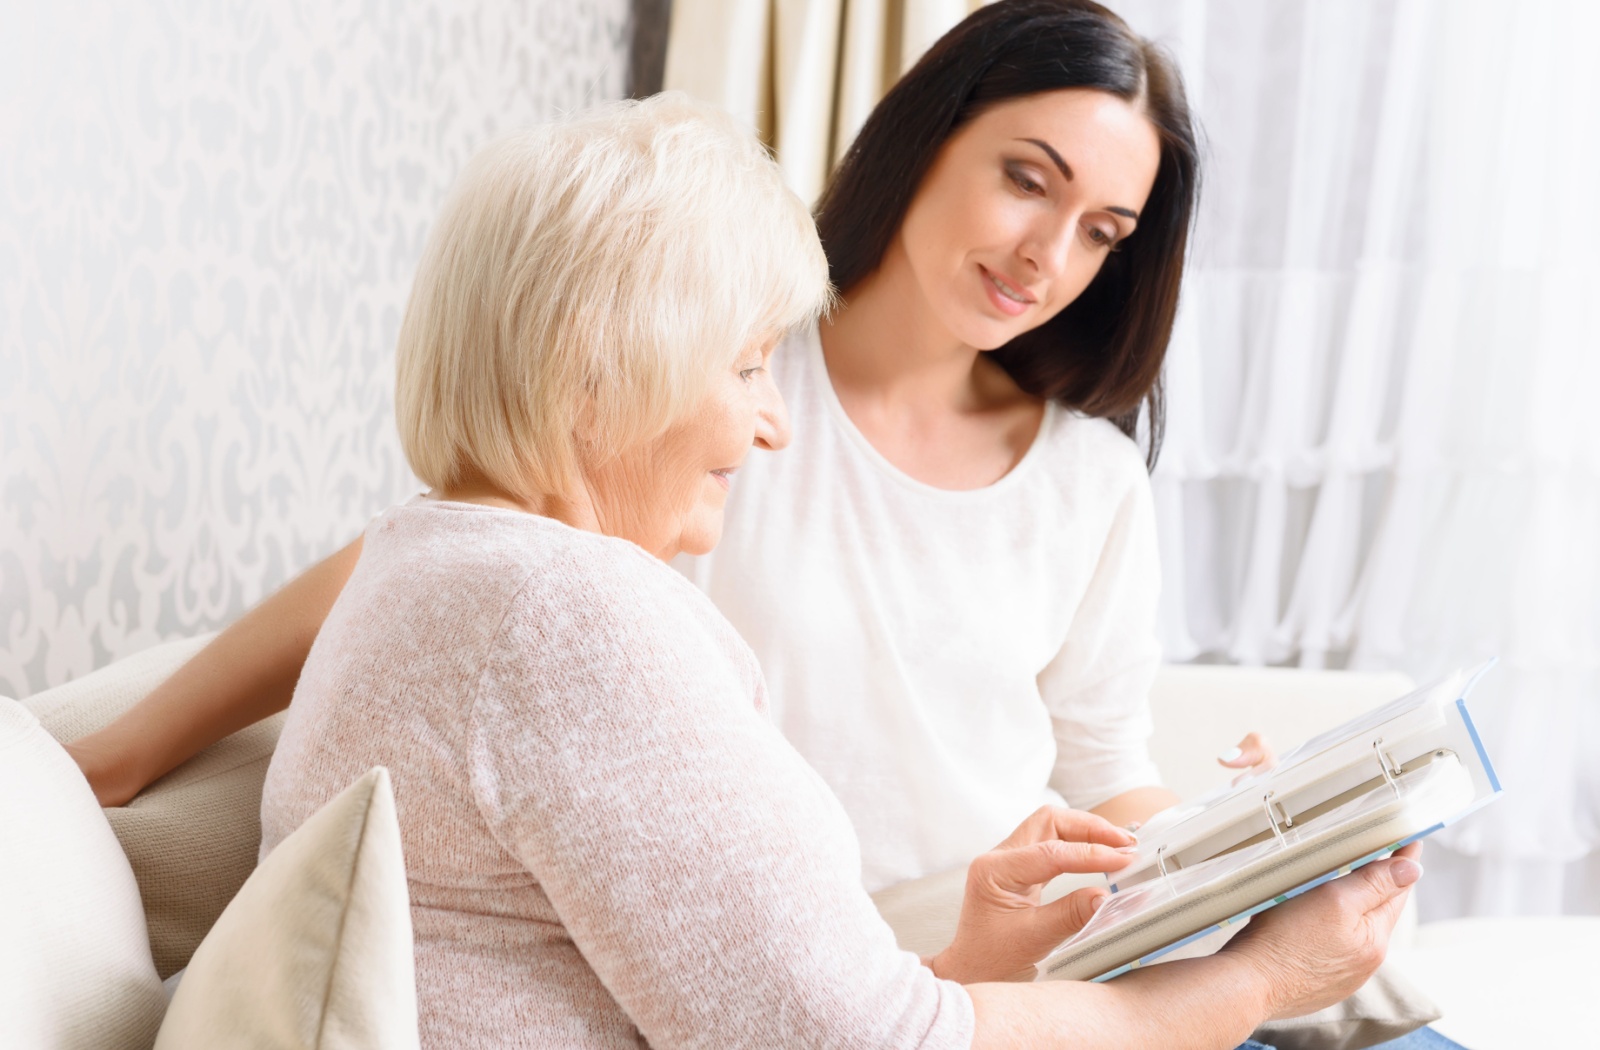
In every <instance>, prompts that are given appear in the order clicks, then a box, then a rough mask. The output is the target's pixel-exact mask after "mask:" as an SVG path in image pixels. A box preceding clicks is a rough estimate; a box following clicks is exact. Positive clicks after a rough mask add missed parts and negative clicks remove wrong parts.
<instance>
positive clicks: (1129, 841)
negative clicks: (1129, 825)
mask: <svg viewBox="0 0 1600 1050" xmlns="http://www.w3.org/2000/svg"><path fill="white" fill-rule="evenodd" d="M1051 839H1061V840H1063V841H1066V842H1095V843H1099V844H1100V845H1102V846H1131V845H1133V844H1134V843H1136V842H1138V841H1139V839H1138V837H1137V836H1135V835H1134V834H1133V833H1132V832H1131V831H1129V830H1128V829H1126V828H1119V827H1117V826H1116V825H1115V824H1113V823H1111V822H1110V821H1109V820H1106V819H1105V818H1104V817H1100V816H1096V815H1095V814H1093V813H1085V812H1084V811H1083V810H1080V809H1068V808H1067V807H1066V806H1040V807H1039V808H1038V809H1036V810H1034V811H1033V813H1032V814H1030V815H1029V816H1028V819H1027V820H1024V821H1023V822H1022V823H1021V824H1019V825H1017V830H1015V831H1013V832H1012V833H1011V834H1010V835H1007V836H1006V839H1005V841H1004V842H1002V843H1000V846H999V848H1000V849H1010V848H1012V847H1014V846H1025V845H1028V844H1029V843H1033V842H1048V841H1050V840H1051Z"/></svg>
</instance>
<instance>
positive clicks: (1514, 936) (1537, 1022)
mask: <svg viewBox="0 0 1600 1050" xmlns="http://www.w3.org/2000/svg"><path fill="white" fill-rule="evenodd" d="M1424 881H1426V880H1424ZM1596 945H1600V916H1594V915H1549V916H1518V917H1514V918H1512V917H1508V918H1469V919H1450V920H1447V921H1445V922H1430V923H1424V924H1423V926H1422V927H1421V929H1420V930H1419V931H1418V933H1417V939H1416V943H1415V944H1414V945H1413V946H1412V947H1411V948H1409V949H1407V950H1404V951H1399V952H1394V953H1392V954H1391V955H1390V958H1391V960H1392V961H1393V962H1394V963H1395V965H1397V966H1399V967H1400V968H1401V969H1403V970H1404V971H1405V972H1406V975H1407V976H1409V977H1411V978H1412V979H1413V980H1415V981H1416V982H1417V983H1418V984H1420V985H1422V986H1423V987H1424V988H1427V989H1428V990H1429V991H1430V992H1432V993H1433V994H1434V995H1435V996H1437V997H1438V1000H1439V1005H1440V1006H1441V1007H1443V1008H1444V1016H1443V1017H1442V1018H1440V1020H1439V1023H1438V1024H1437V1025H1435V1027H1436V1028H1437V1029H1438V1030H1439V1031H1440V1033H1442V1034H1443V1035H1446V1036H1449V1037H1450V1038H1451V1039H1454V1040H1455V1041H1456V1042H1458V1043H1461V1044H1462V1045H1463V1046H1469V1047H1471V1048H1472V1050H1525V1048H1528V1047H1592V1046H1600V1035H1597V1034H1596V1032H1597V1031H1600V1018H1597V1017H1596V1011H1595V992H1596V990H1597V989H1600V952H1597V951H1596Z"/></svg>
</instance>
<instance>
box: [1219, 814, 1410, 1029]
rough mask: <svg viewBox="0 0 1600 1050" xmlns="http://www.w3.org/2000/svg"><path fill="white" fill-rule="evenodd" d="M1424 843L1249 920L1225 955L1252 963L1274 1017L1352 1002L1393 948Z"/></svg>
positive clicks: (1408, 847) (1232, 941)
mask: <svg viewBox="0 0 1600 1050" xmlns="http://www.w3.org/2000/svg"><path fill="white" fill-rule="evenodd" d="M1421 857H1422V843H1420V842H1413V843H1412V844H1411V845H1409V846H1406V847H1405V848H1404V849H1401V850H1398V851H1396V852H1395V855H1394V856H1393V857H1391V858H1390V859H1388V860H1380V861H1376V862H1374V863H1372V864H1368V865H1366V866H1365V867H1362V868H1360V869H1358V870H1356V871H1353V872H1351V873H1350V874H1348V875H1346V876H1344V877H1342V878H1338V879H1334V880H1333V881H1332V882H1329V883H1327V884H1326V885H1323V886H1318V887H1317V888H1316V889H1314V890H1311V891H1309V892H1307V893H1304V894H1301V895H1300V896H1299V897H1296V898H1295V899H1294V900H1291V901H1286V902H1284V903H1283V904H1280V905H1279V906H1278V907H1276V908H1273V909H1272V910H1270V911H1266V912H1263V913H1262V914H1260V915H1257V916H1255V917H1254V918H1253V919H1251V920H1250V925H1249V926H1246V927H1245V928H1244V929H1243V930H1242V931H1241V932H1240V933H1239V935H1238V936H1236V937H1234V938H1233V940H1231V941H1229V942H1228V943H1227V945H1226V946H1224V947H1223V949H1222V950H1223V951H1224V952H1229V953H1232V954H1235V955H1238V956H1240V957H1242V958H1246V959H1249V960H1250V961H1251V962H1252V963H1254V964H1255V965H1256V967H1257V969H1258V971H1259V972H1260V973H1261V974H1262V976H1263V977H1264V978H1265V980H1266V982H1267V985H1268V986H1269V987H1270V988H1271V990H1272V994H1271V1005H1272V1011H1273V1013H1272V1016H1273V1018H1275V1019H1282V1018H1288V1017H1300V1016H1303V1015H1305V1014H1309V1013H1314V1012H1316V1011H1317V1010H1321V1009H1322V1008H1324V1007H1327V1006H1332V1005H1333V1004H1334V1003H1337V1002H1340V1001H1341V1000H1343V999H1345V998H1346V997H1347V996H1349V995H1350V994H1351V993H1353V992H1354V991H1355V990H1356V989H1357V988H1360V987H1361V986H1362V985H1363V984H1365V983H1366V980H1367V978H1369V977H1371V976H1372V972H1373V971H1374V970H1376V969H1377V968H1378V966H1379V964H1381V963H1382V962H1383V959H1384V956H1385V955H1386V954H1387V953H1388V950H1389V936H1390V934H1392V933H1393V932H1394V924H1395V922H1396V921H1397V920H1398V919H1399V918H1400V911H1401V909H1402V908H1404V907H1405V903H1406V897H1407V896H1408V895H1409V894H1410V892H1411V887H1412V886H1413V885H1415V884H1416V881H1417V880H1418V879H1420V878H1421V877H1422V865H1421V863H1419V861H1420V860H1421Z"/></svg>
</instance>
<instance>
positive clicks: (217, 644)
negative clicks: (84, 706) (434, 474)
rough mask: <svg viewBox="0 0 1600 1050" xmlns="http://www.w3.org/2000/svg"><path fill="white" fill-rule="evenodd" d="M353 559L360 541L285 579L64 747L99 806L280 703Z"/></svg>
mask: <svg viewBox="0 0 1600 1050" xmlns="http://www.w3.org/2000/svg"><path fill="white" fill-rule="evenodd" d="M360 554H361V540H360V539H357V540H356V541H355V542H354V543H352V544H350V545H349V546H348V547H345V548H344V549H343V550H340V551H338V552H337V553H335V554H333V555H331V556H330V557H328V558H326V559H325V560H323V561H321V562H319V563H318V564H316V565H314V566H312V567H311V568H310V569H308V570H306V572H305V573H304V574H303V575H301V576H300V577H298V578H297V579H295V580H293V581H291V582H290V583H289V584H288V585H287V586H285V587H284V588H283V589H282V590H280V591H278V592H277V593H276V594H274V595H272V596H271V597H269V598H267V599H266V600H265V601H263V602H262V603H261V604H260V605H258V606H256V607H255V608H254V609H252V610H251V611H250V612H248V613H246V614H245V615H244V616H243V617H242V618H241V619H240V620H239V621H238V622H237V623H235V624H234V625H233V626H231V627H229V628H228V629H227V630H225V631H223V632H222V633H221V634H220V635H218V636H217V638H216V639H215V640H214V641H213V642H212V643H211V644H210V645H208V646H206V647H205V648H204V649H202V650H201V651H200V652H199V653H197V654H196V655H195V657H194V658H193V659H192V660H190V661H189V662H188V663H186V664H184V665H183V666H182V667H180V668H179V669H178V671H177V673H175V674H174V675H173V676H172V677H171V678H169V679H167V680H166V681H165V682H163V683H161V684H160V685H159V686H157V687H156V688H155V689H154V690H152V691H151V693H150V695H149V696H146V697H145V698H144V699H143V700H141V701H139V703H137V704H135V705H134V706H133V707H132V708H130V709H128V710H127V711H126V712H124V713H123V715H122V717H120V718H118V719H117V720H116V721H115V722H112V723H111V724H110V725H108V726H106V727H105V728H104V729H101V730H99V731H98V732H94V733H90V734H89V735H88V736H85V737H80V738H79V739H77V740H74V741H73V742H72V743H70V744H68V745H67V753H68V754H70V755H71V756H72V757H73V759H74V760H75V761H76V762H77V763H78V767H79V768H80V769H82V770H83V773H84V776H85V777H87V778H88V780H89V786H90V787H92V788H93V789H94V793H95V797H96V798H98V799H99V800H100V804H101V805H102V806H120V805H123V804H125V803H127V802H128V801H129V800H130V799H132V798H133V797H134V796H135V795H137V794H138V793H139V792H140V791H142V790H143V789H144V787H145V785H147V784H149V783H150V782H151V781H153V780H155V779H156V778H157V777H159V776H161V775H162V774H164V773H166V772H167V771H169V770H171V769H173V768H175V767H176V766H178V765H180V764H181V763H183V762H184V761H185V760H187V759H188V758H190V757H192V756H193V755H195V754H196V753H197V752H199V751H201V750H203V749H204V748H206V747H209V746H210V745H212V744H214V743H216V742H217V741H218V740H221V739H222V738H223V737H225V736H227V735H228V734H230V733H233V732H236V731H238V730H240V729H243V728H244V727H245V726H248V725H252V724H254V723H256V722H259V721H260V720H261V719H263V718H266V717H267V716H268V715H272V714H276V713H277V712H279V711H282V710H283V709H284V708H286V707H288V706H289V698H290V697H291V696H293V695H294V686H295V682H296V681H297V680H298V679H299V677H300V668H301V667H302V666H303V665H304V664H305V662H306V654H307V653H308V652H310V651H311V642H312V640H313V639H314V638H316V636H317V631H318V630H319V629H321V627H322V621H323V620H325V619H327V618H328V610H329V609H331V608H333V603H334V600H335V599H336V598H338V597H339V592H340V591H341V590H343V589H344V585H345V581H347V580H349V579H350V573H351V572H352V571H353V570H354V569H355V564H356V559H357V558H358V557H360Z"/></svg>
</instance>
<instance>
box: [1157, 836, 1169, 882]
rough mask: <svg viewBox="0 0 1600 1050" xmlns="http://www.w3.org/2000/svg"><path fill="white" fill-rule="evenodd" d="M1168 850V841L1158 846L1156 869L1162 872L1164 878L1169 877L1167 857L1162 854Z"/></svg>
mask: <svg viewBox="0 0 1600 1050" xmlns="http://www.w3.org/2000/svg"><path fill="white" fill-rule="evenodd" d="M1166 852H1167V845H1166V843H1162V844H1161V845H1160V846H1158V847H1156V870H1157V871H1159V872H1161V877H1162V878H1163V879H1164V878H1166V877H1167V859H1166V857H1164V856H1162V854H1164V853H1166Z"/></svg>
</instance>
